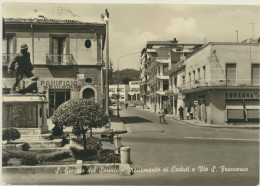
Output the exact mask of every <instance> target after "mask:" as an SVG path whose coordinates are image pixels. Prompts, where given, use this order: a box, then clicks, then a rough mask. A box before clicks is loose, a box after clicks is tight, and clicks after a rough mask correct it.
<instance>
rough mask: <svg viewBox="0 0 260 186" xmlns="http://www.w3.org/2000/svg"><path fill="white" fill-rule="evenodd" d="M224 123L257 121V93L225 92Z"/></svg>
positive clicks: (259, 107)
mask: <svg viewBox="0 0 260 186" xmlns="http://www.w3.org/2000/svg"><path fill="white" fill-rule="evenodd" d="M225 99H226V121H227V122H251V121H252V122H253V121H259V109H260V106H259V91H258V90H256V91H240V90H238V91H227V92H225Z"/></svg>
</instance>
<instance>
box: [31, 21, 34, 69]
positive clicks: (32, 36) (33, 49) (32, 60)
mask: <svg viewBox="0 0 260 186" xmlns="http://www.w3.org/2000/svg"><path fill="white" fill-rule="evenodd" d="M31 35H32V62H33V65H34V33H33V25H32V24H31Z"/></svg>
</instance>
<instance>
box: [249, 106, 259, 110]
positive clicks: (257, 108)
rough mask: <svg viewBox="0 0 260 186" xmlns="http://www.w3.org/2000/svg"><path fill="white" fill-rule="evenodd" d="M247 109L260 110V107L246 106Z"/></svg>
mask: <svg viewBox="0 0 260 186" xmlns="http://www.w3.org/2000/svg"><path fill="white" fill-rule="evenodd" d="M246 109H254V110H260V106H259V105H246Z"/></svg>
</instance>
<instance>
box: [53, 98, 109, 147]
mask: <svg viewBox="0 0 260 186" xmlns="http://www.w3.org/2000/svg"><path fill="white" fill-rule="evenodd" d="M52 122H53V124H55V125H58V126H65V127H71V126H72V127H73V133H74V134H75V135H79V134H82V135H83V147H84V150H86V149H87V148H86V132H87V131H88V130H90V129H92V128H93V127H94V128H101V127H102V126H104V125H106V123H107V122H108V117H107V115H106V114H105V112H104V110H103V108H102V107H101V106H100V105H99V104H97V103H95V102H94V101H92V100H89V99H83V98H81V99H71V100H69V101H67V102H65V103H63V104H62V105H60V106H59V107H58V109H57V110H56V111H55V112H54V115H53V116H52Z"/></svg>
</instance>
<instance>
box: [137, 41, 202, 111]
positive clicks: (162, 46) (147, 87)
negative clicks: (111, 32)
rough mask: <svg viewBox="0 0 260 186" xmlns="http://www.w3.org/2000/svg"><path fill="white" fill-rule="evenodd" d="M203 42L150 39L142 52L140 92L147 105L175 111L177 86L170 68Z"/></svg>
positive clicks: (155, 109)
mask: <svg viewBox="0 0 260 186" xmlns="http://www.w3.org/2000/svg"><path fill="white" fill-rule="evenodd" d="M200 46H202V45H201V44H179V43H178V41H177V40H176V38H174V40H173V41H148V42H147V45H146V48H144V49H143V50H142V52H141V78H140V79H141V85H140V94H141V99H142V100H143V102H144V104H145V106H147V107H149V108H150V109H152V110H153V111H154V112H158V111H159V110H162V109H166V108H167V112H168V113H172V112H173V106H174V102H173V100H174V98H173V96H174V94H175V93H176V92H174V91H175V87H173V82H174V81H172V78H170V77H169V70H170V69H172V66H173V65H175V64H176V63H177V62H179V61H180V60H183V59H184V58H186V57H187V56H188V55H189V54H191V53H192V52H193V51H194V50H196V49H197V48H199V47H200Z"/></svg>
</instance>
